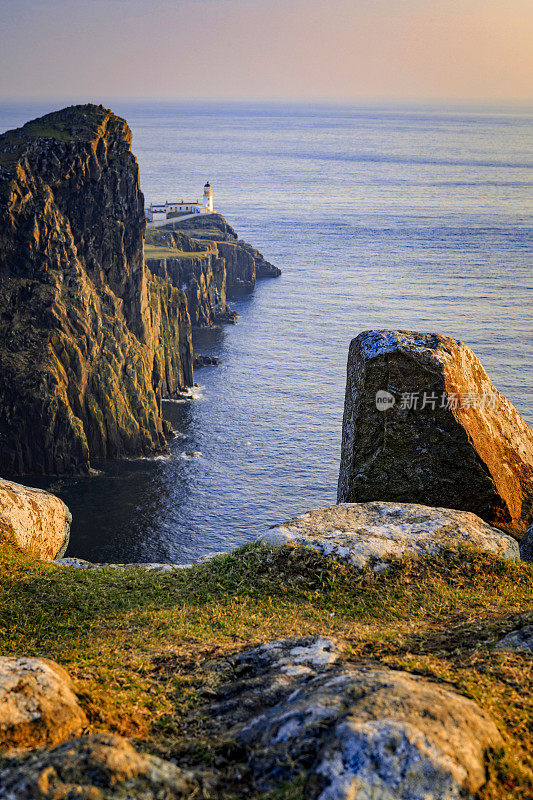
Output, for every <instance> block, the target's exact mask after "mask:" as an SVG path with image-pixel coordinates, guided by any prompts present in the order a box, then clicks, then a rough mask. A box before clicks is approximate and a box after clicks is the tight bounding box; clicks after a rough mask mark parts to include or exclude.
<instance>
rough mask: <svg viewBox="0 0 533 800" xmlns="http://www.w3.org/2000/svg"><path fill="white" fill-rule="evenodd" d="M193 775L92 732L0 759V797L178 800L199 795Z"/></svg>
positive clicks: (22, 799)
mask: <svg viewBox="0 0 533 800" xmlns="http://www.w3.org/2000/svg"><path fill="white" fill-rule="evenodd" d="M198 796H199V794H198V787H197V785H195V781H194V779H193V778H192V776H191V775H190V774H189V773H187V772H184V771H183V770H181V769H179V768H178V767H176V766H175V765H174V764H172V763H171V762H170V761H164V760H163V759H161V758H157V757H156V756H150V755H145V754H144V753H138V752H137V751H136V750H135V749H134V748H133V746H132V745H131V744H130V743H129V742H128V741H127V740H126V739H123V738H121V737H120V736H113V735H111V734H105V733H100V734H95V735H93V736H84V737H81V738H79V739H73V740H72V741H69V742H65V743H64V744H62V745H59V747H56V748H55V749H54V750H51V751H50V750H36V751H35V752H33V753H30V754H27V753H25V754H14V755H12V756H10V757H9V758H4V759H3V760H0V800H14V798H17V800H36V799H37V798H39V800H70V798H80V800H183V799H184V798H186V797H191V798H192V797H198Z"/></svg>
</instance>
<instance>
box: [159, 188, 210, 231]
mask: <svg viewBox="0 0 533 800" xmlns="http://www.w3.org/2000/svg"><path fill="white" fill-rule="evenodd" d="M212 213H213V190H212V189H211V185H210V183H209V181H208V182H207V183H206V185H205V186H204V201H203V203H200V202H199V201H198V200H196V201H194V200H182V201H181V202H178V201H177V200H170V201H169V200H165V202H164V203H150V206H149V207H148V208H147V209H146V219H147V221H148V222H158V221H159V220H166V219H172V216H173V215H174V214H212Z"/></svg>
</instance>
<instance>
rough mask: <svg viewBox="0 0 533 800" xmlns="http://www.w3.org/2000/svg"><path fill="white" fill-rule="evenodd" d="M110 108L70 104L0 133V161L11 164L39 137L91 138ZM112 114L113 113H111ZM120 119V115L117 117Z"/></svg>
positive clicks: (4, 164) (59, 139) (74, 139)
mask: <svg viewBox="0 0 533 800" xmlns="http://www.w3.org/2000/svg"><path fill="white" fill-rule="evenodd" d="M109 113H110V112H109V111H108V110H107V109H105V108H102V107H100V106H96V105H92V104H87V105H83V106H78V107H70V108H69V109H62V110H60V111H54V112H52V113H51V114H46V115H45V116H44V117H39V118H38V119H35V120H31V121H30V122H27V123H26V124H25V125H23V126H22V127H21V128H16V129H14V130H11V131H6V132H5V133H3V134H1V135H0V151H2V150H6V149H7V148H9V151H8V152H0V165H2V166H3V167H9V166H12V165H13V164H15V163H16V162H17V160H18V159H19V158H20V157H21V155H22V154H23V153H24V151H25V150H26V148H27V147H28V144H29V143H31V142H32V141H33V140H35V139H39V138H52V139H56V140H57V141H60V142H70V141H90V140H91V139H93V138H94V135H95V132H96V130H97V128H98V127H99V125H101V124H102V122H103V120H104V119H105V117H106V116H107V115H108V114H109ZM112 116H113V117H114V115H112ZM116 119H117V120H119V121H120V122H123V120H121V119H120V118H119V117H117V118H116Z"/></svg>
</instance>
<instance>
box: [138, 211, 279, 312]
mask: <svg viewBox="0 0 533 800" xmlns="http://www.w3.org/2000/svg"><path fill="white" fill-rule="evenodd" d="M147 243H148V246H147V251H146V264H147V266H148V268H149V269H150V271H151V272H152V273H153V274H154V275H159V276H160V277H162V278H163V279H164V280H166V281H169V282H170V283H172V285H173V286H176V287H178V288H180V289H181V290H183V291H184V292H186V294H187V301H188V308H189V313H190V316H191V322H192V324H193V326H199V327H203V326H207V325H213V324H215V323H220V322H222V323H228V322H230V323H231V322H235V320H236V316H237V315H236V314H235V313H234V312H232V311H231V309H230V307H229V305H228V304H227V294H228V293H231V292H234V291H236V290H237V289H248V290H250V289H253V288H254V286H255V283H256V279H257V278H275V277H278V276H279V275H281V270H279V269H278V268H277V267H274V266H273V265H272V264H270V263H269V262H268V261H266V259H265V258H264V257H263V256H262V255H261V253H259V251H258V250H256V249H255V248H253V247H252V246H251V245H249V244H248V243H247V242H244V241H243V240H241V239H239V238H238V236H237V234H236V233H235V231H234V230H233V228H232V227H231V226H230V225H228V223H227V222H226V220H225V219H224V217H222V216H221V215H220V214H206V215H198V216H197V217H195V218H193V219H186V220H184V221H180V220H179V218H177V219H176V220H173V221H170V222H169V225H168V226H166V227H164V228H158V229H157V230H149V231H148V233H147ZM173 251H175V255H174V254H173Z"/></svg>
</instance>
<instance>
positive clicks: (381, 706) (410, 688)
mask: <svg viewBox="0 0 533 800" xmlns="http://www.w3.org/2000/svg"><path fill="white" fill-rule="evenodd" d="M231 664H232V671H233V674H234V675H235V679H234V680H233V681H232V682H230V683H229V684H226V685H224V686H222V688H221V689H220V690H219V692H218V697H217V700H216V702H215V703H214V704H213V705H212V706H211V707H210V710H209V713H210V716H211V717H212V719H213V720H214V724H215V725H216V726H218V728H219V729H222V730H225V731H227V735H228V737H229V738H230V739H232V740H234V741H237V743H239V744H240V745H241V746H244V747H245V748H246V749H247V751H248V759H249V771H250V776H251V780H252V781H253V783H254V784H255V787H256V788H257V790H259V791H266V792H269V791H272V789H274V788H275V787H278V786H279V785H280V784H283V783H284V782H285V781H290V780H292V779H294V778H295V777H296V776H298V775H301V774H305V776H306V785H305V789H304V792H305V794H302V796H305V797H306V798H309V800H347V798H361V800H363V798H383V800H385V799H387V800H388V799H389V798H391V799H392V798H394V800H422V799H423V800H459V798H462V797H465V795H468V796H470V795H471V794H473V793H474V792H476V791H477V790H478V789H480V788H481V787H482V786H483V784H484V783H485V780H486V771H485V755H486V753H487V751H488V750H490V749H492V748H497V747H500V746H501V745H502V740H501V737H500V734H499V732H498V729H497V728H496V725H495V724H494V722H493V720H492V719H491V718H490V716H489V715H488V714H487V713H485V712H484V711H483V710H482V709H480V708H479V706H477V705H476V704H475V703H474V702H472V700H469V699H467V698H466V697H463V696H461V695H458V694H456V693H455V692H453V691H451V690H450V689H448V688H446V687H445V686H443V685H441V684H436V683H432V682H430V681H428V680H425V679H423V678H421V677H418V676H415V675H410V674H408V673H406V672H400V671H395V670H389V669H385V668H377V667H371V666H363V665H361V666H360V665H356V664H343V663H342V662H341V661H340V660H339V654H338V651H337V648H336V646H335V644H334V643H333V642H331V641H328V640H324V639H318V640H317V639H312V638H311V639H300V640H297V639H288V640H284V641H277V642H270V643H268V644H266V645H262V646H261V647H258V648H256V649H254V650H251V651H247V652H245V653H242V654H240V655H238V656H236V657H235V658H234V659H232V662H231Z"/></svg>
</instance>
